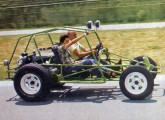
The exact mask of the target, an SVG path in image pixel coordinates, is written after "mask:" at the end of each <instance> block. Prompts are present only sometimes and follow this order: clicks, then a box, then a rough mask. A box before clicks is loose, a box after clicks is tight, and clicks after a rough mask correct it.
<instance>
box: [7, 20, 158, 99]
mask: <svg viewBox="0 0 165 120" xmlns="http://www.w3.org/2000/svg"><path fill="white" fill-rule="evenodd" d="M94 25H95V27H94V29H91V28H92V26H93V24H92V21H88V22H87V28H85V29H84V28H75V27H74V28H73V27H64V28H53V29H49V30H45V31H42V32H37V33H34V34H30V35H25V36H22V37H20V38H19V39H18V40H17V43H16V45H15V48H14V50H13V53H12V55H11V58H10V60H9V61H8V60H5V61H4V65H5V66H7V69H8V70H7V72H8V78H10V79H12V80H13V81H14V88H15V91H16V92H17V94H18V95H19V96H20V97H21V98H22V99H24V100H26V101H41V100H43V99H44V98H45V97H46V96H47V95H48V93H49V92H50V91H51V90H52V89H53V88H56V87H57V86H62V85H64V84H65V83H105V82H106V81H119V85H120V89H121V91H122V93H123V94H124V95H125V96H126V97H128V98H130V99H132V100H142V99H145V98H146V97H148V96H149V95H150V94H151V93H152V91H153V87H154V79H155V77H156V75H157V73H159V72H161V67H158V66H157V65H156V63H155V62H154V61H153V60H152V59H151V58H149V57H146V56H139V57H136V58H134V59H129V58H127V57H123V56H120V55H117V54H115V53H110V52H109V51H108V49H107V48H105V47H104V46H102V47H101V48H100V49H99V50H98V54H97V55H98V59H97V58H96V55H95V54H94V53H93V52H92V54H93V56H94V59H95V60H96V61H97V64H96V65H83V66H82V67H85V66H91V68H90V69H87V70H83V69H82V71H80V72H73V73H71V74H67V75H65V74H64V73H63V68H64V67H65V66H76V65H73V64H62V63H61V62H60V60H59V55H58V51H57V50H52V51H50V52H49V53H46V52H44V50H45V48H40V47H38V44H37V39H36V36H40V35H48V37H49V39H50V41H51V44H52V46H53V45H57V44H55V43H54V42H53V40H52V37H51V33H52V32H56V31H59V30H64V31H69V30H71V31H77V32H83V33H85V32H87V31H88V32H90V34H94V35H95V36H96V38H97V40H98V42H101V40H100V38H99V35H98V33H97V32H96V30H97V28H99V26H100V21H98V20H97V21H96V22H95V24H94ZM24 38H28V42H27V45H26V47H25V50H24V51H23V53H22V54H21V56H20V57H19V59H18V60H17V66H16V67H13V66H12V65H11V61H12V59H13V56H14V54H15V51H16V49H17V46H18V44H19V42H20V41H21V40H24ZM31 41H33V43H34V45H35V48H36V49H35V51H33V52H31V54H30V53H27V49H28V47H29V44H30V43H31ZM85 41H86V43H87V45H88V46H89V48H90V49H91V50H92V46H91V44H90V43H89V41H90V40H88V37H87V36H85ZM57 42H58V41H57ZM57 46H59V45H57ZM36 52H37V53H36ZM110 54H111V55H114V56H116V58H111V57H110ZM102 56H104V58H103V57H102ZM100 59H103V60H105V61H106V62H108V63H109V65H100ZM119 60H121V61H122V63H124V64H122V63H120V64H117V62H118V61H119ZM77 66H80V65H77ZM105 67H108V68H110V70H111V71H112V72H115V73H116V74H117V75H116V76H115V77H110V78H107V77H106V76H104V74H103V73H102V71H101V69H106V68H105ZM118 68H120V69H118ZM92 69H99V70H100V72H101V75H102V76H101V77H97V76H95V75H93V74H90V72H89V71H91V70H92ZM108 70H109V69H108ZM86 72H88V74H89V75H88V77H87V78H84V79H83V78H82V76H83V73H86ZM12 73H14V74H13V76H12V77H11V74H12Z"/></svg>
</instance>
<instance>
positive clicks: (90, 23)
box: [87, 20, 93, 29]
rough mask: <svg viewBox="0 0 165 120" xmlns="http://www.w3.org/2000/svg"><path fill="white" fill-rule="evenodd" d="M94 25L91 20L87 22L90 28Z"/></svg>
mask: <svg viewBox="0 0 165 120" xmlns="http://www.w3.org/2000/svg"><path fill="white" fill-rule="evenodd" d="M92 26H93V22H92V21H91V20H90V21H88V22H87V28H88V29H92Z"/></svg>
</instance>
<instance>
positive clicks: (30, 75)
mask: <svg viewBox="0 0 165 120" xmlns="http://www.w3.org/2000/svg"><path fill="white" fill-rule="evenodd" d="M14 88H15V91H16V92H17V94H18V95H19V96H20V97H21V98H22V99H23V100H25V101H28V102H38V101H42V100H43V99H44V98H45V97H46V96H47V95H48V94H49V92H50V88H51V77H50V75H49V72H48V71H47V70H46V69H45V68H44V67H43V66H41V65H38V64H27V65H24V66H23V67H21V68H20V69H19V70H18V71H17V73H16V75H15V77H14Z"/></svg>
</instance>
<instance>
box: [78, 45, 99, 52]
mask: <svg viewBox="0 0 165 120" xmlns="http://www.w3.org/2000/svg"><path fill="white" fill-rule="evenodd" d="M80 47H81V50H82V51H83V52H88V51H91V49H86V48H85V47H84V46H82V45H81V46H80ZM95 48H96V47H95ZM95 48H92V50H95Z"/></svg>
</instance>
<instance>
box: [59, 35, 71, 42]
mask: <svg viewBox="0 0 165 120" xmlns="http://www.w3.org/2000/svg"><path fill="white" fill-rule="evenodd" d="M66 38H69V36H68V34H62V35H61V36H60V43H61V44H62V43H63V42H64V40H65V39H66Z"/></svg>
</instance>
